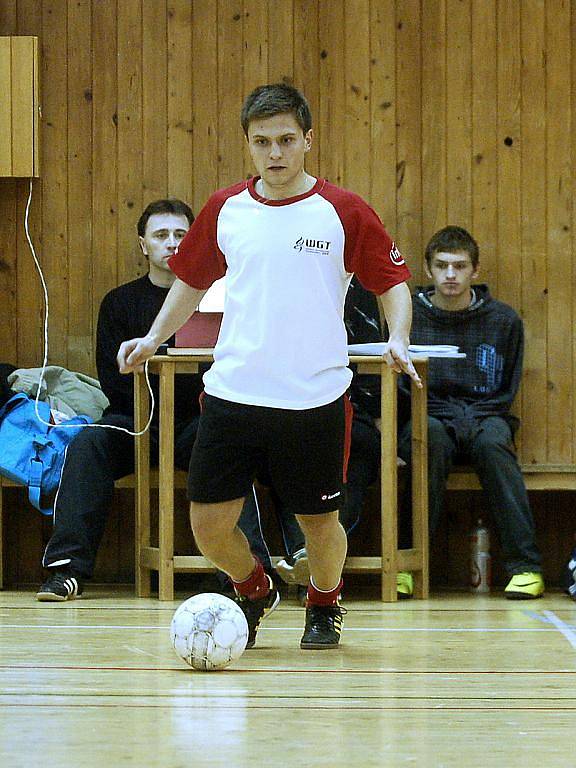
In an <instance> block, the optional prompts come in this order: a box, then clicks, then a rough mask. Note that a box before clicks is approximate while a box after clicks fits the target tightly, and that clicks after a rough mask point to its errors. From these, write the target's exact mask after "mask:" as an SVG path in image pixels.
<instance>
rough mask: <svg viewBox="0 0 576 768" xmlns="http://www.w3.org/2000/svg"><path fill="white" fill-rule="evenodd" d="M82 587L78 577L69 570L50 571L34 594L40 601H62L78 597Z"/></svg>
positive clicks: (82, 589)
mask: <svg viewBox="0 0 576 768" xmlns="http://www.w3.org/2000/svg"><path fill="white" fill-rule="evenodd" d="M83 591H84V588H83V586H82V582H81V581H80V579H77V578H76V577H75V576H72V574H71V573H70V570H69V569H67V570H58V571H54V573H51V574H50V576H49V577H48V578H47V579H46V581H45V582H44V584H42V586H41V587H40V589H39V591H38V592H37V594H36V600H40V602H41V603H62V602H64V601H65V600H74V599H75V598H76V597H80V595H81V594H82V592H83Z"/></svg>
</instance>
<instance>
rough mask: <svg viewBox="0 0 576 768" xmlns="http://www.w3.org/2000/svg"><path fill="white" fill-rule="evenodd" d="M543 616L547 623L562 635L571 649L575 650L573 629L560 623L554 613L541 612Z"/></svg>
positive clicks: (575, 638)
mask: <svg viewBox="0 0 576 768" xmlns="http://www.w3.org/2000/svg"><path fill="white" fill-rule="evenodd" d="M543 614H544V616H546V618H547V619H548V621H550V622H551V623H552V624H553V625H554V626H555V627H556V629H557V630H558V631H559V632H561V633H562V634H563V635H564V637H565V638H566V640H568V642H569V643H570V645H571V646H572V648H574V649H575V650H576V632H574V629H573V628H572V627H571V626H569V625H568V624H566V623H565V622H564V621H562V619H560V618H558V616H556V614H555V613H554V611H543Z"/></svg>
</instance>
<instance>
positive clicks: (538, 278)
mask: <svg viewBox="0 0 576 768" xmlns="http://www.w3.org/2000/svg"><path fill="white" fill-rule="evenodd" d="M545 30H546V18H545V9H544V4H543V3H542V2H541V0H528V2H526V3H524V4H523V5H522V9H521V33H520V34H521V54H522V82H521V89H522V91H521V96H522V126H521V131H522V132H521V147H522V158H521V187H522V223H521V236H522V275H523V280H522V318H523V321H524V333H525V347H524V376H523V379H522V414H521V416H522V429H521V430H520V433H519V437H520V438H521V457H522V461H523V462H524V463H530V462H533V463H545V462H546V458H547V455H546V454H547V449H546V443H547V404H546V401H547V386H546V335H547V303H548V302H547V292H548V291H547V287H546V285H547V279H546V197H545V195H543V194H542V187H543V183H544V180H545V178H546V153H545V152H544V149H543V148H544V147H545V146H546V66H545V50H546V39H545V34H546V32H545Z"/></svg>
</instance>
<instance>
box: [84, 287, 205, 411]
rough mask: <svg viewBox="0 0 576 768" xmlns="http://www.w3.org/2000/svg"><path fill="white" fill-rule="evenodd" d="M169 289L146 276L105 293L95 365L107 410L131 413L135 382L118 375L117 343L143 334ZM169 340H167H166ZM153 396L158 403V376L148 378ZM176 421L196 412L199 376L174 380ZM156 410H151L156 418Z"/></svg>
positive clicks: (199, 386)
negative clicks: (107, 406) (154, 283)
mask: <svg viewBox="0 0 576 768" xmlns="http://www.w3.org/2000/svg"><path fill="white" fill-rule="evenodd" d="M167 293H168V288H160V287H159V286H157V285H153V283H151V282H150V279H149V277H148V275H145V276H144V277H139V278H138V279H137V280H133V281H132V282H130V283H125V284H124V285H120V286H118V288H114V289H113V290H111V291H110V292H109V293H107V294H106V296H104V299H103V300H102V304H101V305H100V312H99V315H98V330H97V333H96V368H97V369H98V378H99V380H100V386H101V387H102V391H103V392H104V394H105V395H106V397H107V398H108V400H109V401H110V406H109V408H107V409H106V413H122V414H125V415H127V416H133V414H134V390H133V388H134V381H133V377H132V376H128V375H124V374H121V373H120V372H119V370H118V365H117V363H116V355H117V354H118V349H119V347H120V344H121V343H122V342H123V341H126V340H127V339H133V338H137V337H141V336H145V335H146V333H148V331H149V330H150V326H151V325H152V322H153V320H154V318H155V317H156V315H157V314H158V312H159V311H160V307H161V306H162V304H163V303H164V299H165V298H166V295H167ZM169 343H170V340H169ZM150 380H151V384H152V389H153V391H154V397H155V398H156V402H158V377H157V376H151V377H150ZM174 387H175V392H174V402H175V420H176V422H183V421H188V420H189V419H190V418H192V417H193V416H195V415H197V414H198V412H199V404H198V396H199V394H200V392H201V391H202V381H201V377H200V376H199V375H181V374H179V375H178V376H176V379H175V385H174ZM157 414H158V409H157V408H156V409H155V411H154V417H155V420H156V419H157Z"/></svg>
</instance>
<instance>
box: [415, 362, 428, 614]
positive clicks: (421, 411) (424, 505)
mask: <svg viewBox="0 0 576 768" xmlns="http://www.w3.org/2000/svg"><path fill="white" fill-rule="evenodd" d="M427 370H428V368H427V365H426V364H424V365H420V366H418V373H419V374H420V378H421V379H422V389H418V387H417V386H416V385H415V384H414V382H412V398H411V400H412V532H413V533H412V547H413V549H414V550H416V552H417V553H418V558H419V560H420V563H421V568H420V569H416V570H415V571H414V597H419V598H423V599H426V598H427V597H428V592H429V574H428V564H429V550H428V416H427V407H426V406H427V402H426V400H427V386H426V384H427V381H426V374H427Z"/></svg>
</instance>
